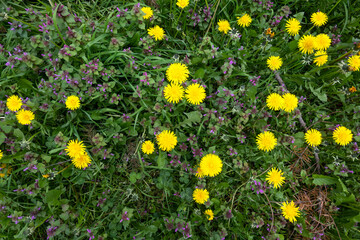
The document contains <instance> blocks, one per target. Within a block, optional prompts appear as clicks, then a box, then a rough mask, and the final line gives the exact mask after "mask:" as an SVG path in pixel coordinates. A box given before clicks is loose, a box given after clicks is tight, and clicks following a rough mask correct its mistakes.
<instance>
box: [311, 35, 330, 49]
mask: <svg viewBox="0 0 360 240" xmlns="http://www.w3.org/2000/svg"><path fill="white" fill-rule="evenodd" d="M330 45H331V39H330V38H329V36H328V35H327V34H324V33H321V34H319V35H317V36H316V37H315V49H316V50H327V49H328V48H329V47H330Z"/></svg>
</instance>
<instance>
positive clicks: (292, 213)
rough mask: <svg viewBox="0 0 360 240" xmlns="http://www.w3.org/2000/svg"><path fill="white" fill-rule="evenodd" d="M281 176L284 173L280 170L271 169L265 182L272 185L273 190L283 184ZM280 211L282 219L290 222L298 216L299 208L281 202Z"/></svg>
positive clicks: (291, 203)
mask: <svg viewBox="0 0 360 240" xmlns="http://www.w3.org/2000/svg"><path fill="white" fill-rule="evenodd" d="M283 174H284V173H283V172H282V171H281V170H279V169H276V168H272V169H271V170H270V171H269V172H268V173H267V177H266V181H267V182H268V183H269V184H272V185H274V188H279V187H281V186H282V185H283V183H284V182H285V177H284V176H283ZM281 210H282V214H283V216H284V218H285V219H288V220H289V221H290V222H294V221H296V217H298V216H300V212H299V207H296V206H295V204H294V202H293V201H291V202H290V203H288V202H283V204H282V206H281Z"/></svg>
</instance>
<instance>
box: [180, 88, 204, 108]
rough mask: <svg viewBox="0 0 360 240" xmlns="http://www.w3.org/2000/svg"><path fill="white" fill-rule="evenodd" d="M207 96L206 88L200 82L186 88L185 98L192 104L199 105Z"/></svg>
mask: <svg viewBox="0 0 360 240" xmlns="http://www.w3.org/2000/svg"><path fill="white" fill-rule="evenodd" d="M205 97H206V93H205V88H204V87H203V86H201V85H200V84H199V83H194V84H191V85H190V86H188V87H187V88H186V90H185V98H186V100H187V101H188V102H190V103H191V104H195V105H199V104H200V103H202V102H203V101H204V99H205Z"/></svg>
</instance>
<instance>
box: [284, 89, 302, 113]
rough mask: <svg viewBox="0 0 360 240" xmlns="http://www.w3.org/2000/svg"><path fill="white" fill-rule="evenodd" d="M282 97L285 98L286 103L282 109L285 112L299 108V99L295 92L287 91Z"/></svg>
mask: <svg viewBox="0 0 360 240" xmlns="http://www.w3.org/2000/svg"><path fill="white" fill-rule="evenodd" d="M282 97H283V99H284V105H283V106H282V108H281V109H283V110H284V111H285V112H292V111H294V110H295V108H297V106H298V103H299V100H298V98H297V97H296V96H295V95H294V94H291V93H285V94H284V95H283V96H282Z"/></svg>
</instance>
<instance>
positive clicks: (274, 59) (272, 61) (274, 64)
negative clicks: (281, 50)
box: [267, 56, 283, 71]
mask: <svg viewBox="0 0 360 240" xmlns="http://www.w3.org/2000/svg"><path fill="white" fill-rule="evenodd" d="M282 64H283V61H282V59H281V57H279V56H271V57H269V58H268V59H267V65H268V67H269V68H270V69H271V70H273V71H275V70H278V69H280V67H281V66H282Z"/></svg>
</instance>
